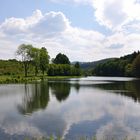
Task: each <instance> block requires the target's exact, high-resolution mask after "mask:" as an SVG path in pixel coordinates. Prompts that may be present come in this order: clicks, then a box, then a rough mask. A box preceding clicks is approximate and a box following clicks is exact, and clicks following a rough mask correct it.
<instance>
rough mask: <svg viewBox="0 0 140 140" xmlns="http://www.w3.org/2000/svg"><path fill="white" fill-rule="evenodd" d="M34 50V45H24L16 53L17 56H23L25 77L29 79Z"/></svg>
mask: <svg viewBox="0 0 140 140" xmlns="http://www.w3.org/2000/svg"><path fill="white" fill-rule="evenodd" d="M32 48H33V46H32V45H25V44H22V45H20V46H19V47H18V50H17V52H16V54H17V55H19V56H21V59H22V62H23V64H24V72H25V77H27V74H28V69H29V63H30V61H31V50H32Z"/></svg>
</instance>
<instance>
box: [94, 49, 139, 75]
mask: <svg viewBox="0 0 140 140" xmlns="http://www.w3.org/2000/svg"><path fill="white" fill-rule="evenodd" d="M92 73H93V74H94V75H97V76H127V77H134V76H135V77H140V52H139V51H138V52H134V53H132V54H129V55H125V56H123V57H120V58H112V59H108V60H107V61H105V62H103V63H100V64H98V65H96V67H95V68H94V69H93V71H92Z"/></svg>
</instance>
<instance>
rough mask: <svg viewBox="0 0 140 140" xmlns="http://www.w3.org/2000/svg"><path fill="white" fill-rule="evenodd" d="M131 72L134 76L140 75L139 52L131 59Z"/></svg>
mask: <svg viewBox="0 0 140 140" xmlns="http://www.w3.org/2000/svg"><path fill="white" fill-rule="evenodd" d="M133 72H134V75H135V76H136V77H140V54H139V55H138V56H137V57H136V58H135V59H134V61H133Z"/></svg>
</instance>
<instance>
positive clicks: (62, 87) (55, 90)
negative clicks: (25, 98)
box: [49, 81, 71, 102]
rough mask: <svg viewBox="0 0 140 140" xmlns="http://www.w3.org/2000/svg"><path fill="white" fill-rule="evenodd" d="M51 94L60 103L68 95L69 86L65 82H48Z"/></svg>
mask: <svg viewBox="0 0 140 140" xmlns="http://www.w3.org/2000/svg"><path fill="white" fill-rule="evenodd" d="M49 87H50V88H51V93H52V94H53V95H55V97H56V99H57V100H58V101H59V102H61V101H64V100H66V99H67V98H68V97H69V94H70V88H71V85H70V83H68V82H67V81H65V82H60V81H59V82H54V81H53V82H51V81H50V82H49Z"/></svg>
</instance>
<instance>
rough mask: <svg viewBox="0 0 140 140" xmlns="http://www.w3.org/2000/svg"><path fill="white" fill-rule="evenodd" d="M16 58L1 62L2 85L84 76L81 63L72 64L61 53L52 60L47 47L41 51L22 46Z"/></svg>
mask: <svg viewBox="0 0 140 140" xmlns="http://www.w3.org/2000/svg"><path fill="white" fill-rule="evenodd" d="M16 56H18V60H17V59H10V60H0V83H11V82H13V83H19V82H31V81H34V80H40V79H42V78H43V79H44V78H50V76H53V77H54V78H60V76H61V78H68V77H74V76H81V74H82V72H81V69H80V65H79V63H78V62H77V63H75V64H71V63H70V60H69V58H68V57H67V56H66V55H65V54H61V53H59V54H57V55H56V57H55V58H53V59H52V60H50V56H49V54H48V51H47V49H46V48H45V47H42V48H41V49H39V48H35V47H33V46H32V45H25V44H22V45H20V46H19V47H18V49H17V52H16ZM56 76H57V77H56ZM51 78H52V77H51Z"/></svg>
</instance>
